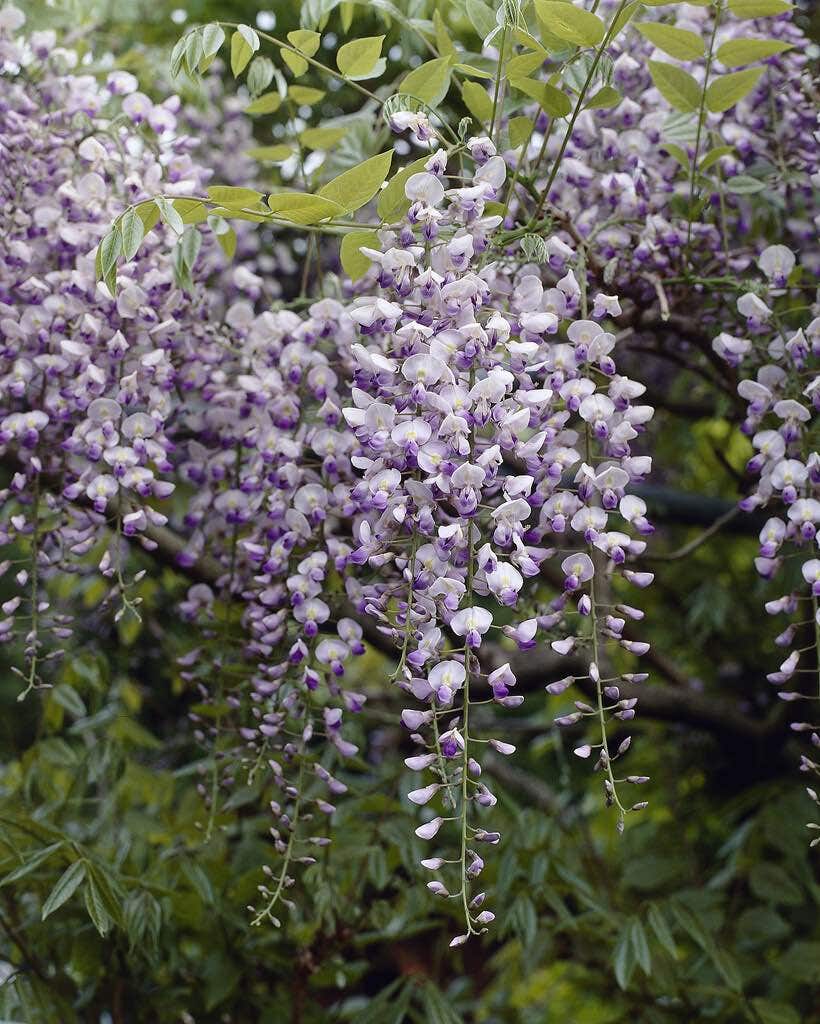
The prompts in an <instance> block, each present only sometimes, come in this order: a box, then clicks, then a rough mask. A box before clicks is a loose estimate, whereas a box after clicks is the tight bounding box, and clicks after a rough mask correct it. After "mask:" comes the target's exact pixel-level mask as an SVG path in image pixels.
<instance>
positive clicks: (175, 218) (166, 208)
mask: <svg viewBox="0 0 820 1024" xmlns="http://www.w3.org/2000/svg"><path fill="white" fill-rule="evenodd" d="M154 202H155V203H156V204H157V209H158V210H159V215H160V217H161V218H162V222H163V223H164V224H167V225H168V227H169V228H172V229H173V230H174V231H176V233H177V234H178V235H181V234H182V232H183V231H184V230H185V225H184V224H183V222H182V217H180V215H179V213H178V211H177V210H175V209H174V204H173V203H171V202H169V201H168V200H167V199H166V198H165V196H157V197H156V198H155V199H154Z"/></svg>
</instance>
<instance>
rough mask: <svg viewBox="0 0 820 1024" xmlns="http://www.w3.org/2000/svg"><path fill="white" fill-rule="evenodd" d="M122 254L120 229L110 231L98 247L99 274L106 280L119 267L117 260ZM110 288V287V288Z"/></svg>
mask: <svg viewBox="0 0 820 1024" xmlns="http://www.w3.org/2000/svg"><path fill="white" fill-rule="evenodd" d="M121 254H122V235H121V234H120V232H119V231H109V232H108V234H107V235H106V236H105V237H104V238H103V240H102V241H101V242H100V244H99V247H98V248H97V259H98V263H99V265H98V270H97V276H98V277H99V278H102V280H106V278H107V277H108V276H109V274H110V273H111V272H112V271H116V269H117V260H118V259H119V258H120V256H121ZM109 290H110V289H109Z"/></svg>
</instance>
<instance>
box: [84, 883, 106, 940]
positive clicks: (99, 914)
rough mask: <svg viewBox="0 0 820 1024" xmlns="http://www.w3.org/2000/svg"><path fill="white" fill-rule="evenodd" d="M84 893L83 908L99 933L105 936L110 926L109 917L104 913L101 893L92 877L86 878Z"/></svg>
mask: <svg viewBox="0 0 820 1024" xmlns="http://www.w3.org/2000/svg"><path fill="white" fill-rule="evenodd" d="M84 894H85V909H86V910H87V911H88V916H89V917H90V918H91V922H92V924H93V925H94V927H95V928H96V929H97V931H98V932H99V933H100V935H101V936H102V937H103V938H105V936H106V934H107V933H108V929H109V928H110V927H111V918H110V917H109V916H108V914H107V913H106V910H105V905H104V904H103V899H102V895H101V894H100V890H99V889H98V887H97V885H96V884H95V882H94V879H93V878H89V879H88V883H87V885H86V887H85V890H84Z"/></svg>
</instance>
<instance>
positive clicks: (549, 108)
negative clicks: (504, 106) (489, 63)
mask: <svg viewBox="0 0 820 1024" xmlns="http://www.w3.org/2000/svg"><path fill="white" fill-rule="evenodd" d="M510 85H511V86H512V87H513V89H518V91H519V92H523V93H524V94H525V95H527V96H530V97H531V98H532V99H534V100H535V101H536V102H537V103H538V105H539V106H540V107H541V109H542V110H545V111H546V112H547V113H548V114H549V115H550V117H566V116H567V115H568V114H570V113H571V112H572V101H571V100H570V98H569V96H567V95H566V93H563V92H561V90H560V89H556V88H555V86H554V85H549V84H548V83H547V82H536V81H535V79H532V78H511V79H510Z"/></svg>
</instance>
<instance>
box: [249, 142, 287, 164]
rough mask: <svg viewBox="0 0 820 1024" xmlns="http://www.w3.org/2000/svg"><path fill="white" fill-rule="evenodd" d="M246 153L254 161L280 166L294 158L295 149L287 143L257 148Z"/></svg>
mask: <svg viewBox="0 0 820 1024" xmlns="http://www.w3.org/2000/svg"><path fill="white" fill-rule="evenodd" d="M245 153H246V154H247V156H249V157H252V158H253V159H254V160H263V161H266V162H268V163H273V164H278V163H281V162H282V161H283V160H287V159H288V158H289V157H292V156H293V148H292V147H291V146H288V145H287V144H286V143H280V144H279V145H278V146H255V147H254V148H253V149H246V150H245Z"/></svg>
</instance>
